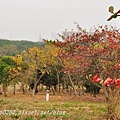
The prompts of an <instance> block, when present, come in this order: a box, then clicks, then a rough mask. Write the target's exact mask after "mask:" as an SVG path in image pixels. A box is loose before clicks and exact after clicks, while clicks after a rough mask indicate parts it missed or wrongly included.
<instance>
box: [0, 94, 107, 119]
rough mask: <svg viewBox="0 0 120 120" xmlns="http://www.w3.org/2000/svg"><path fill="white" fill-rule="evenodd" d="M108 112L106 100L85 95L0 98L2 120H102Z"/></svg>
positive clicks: (1, 96)
mask: <svg viewBox="0 0 120 120" xmlns="http://www.w3.org/2000/svg"><path fill="white" fill-rule="evenodd" d="M106 112H107V107H106V103H105V101H104V99H101V98H100V97H97V98H94V97H92V96H90V95H87V94H86V95H82V96H80V97H77V98H73V97H72V96H71V97H70V96H65V95H61V96H58V95H55V96H53V95H50V100H49V101H48V102H46V101H45V94H41V95H40V94H37V95H35V96H34V97H32V96H31V95H30V94H26V95H23V94H22V93H19V94H17V95H8V97H4V96H3V95H0V120H103V119H104V118H103V116H104V115H105V113H106Z"/></svg>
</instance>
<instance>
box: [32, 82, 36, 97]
mask: <svg viewBox="0 0 120 120" xmlns="http://www.w3.org/2000/svg"><path fill="white" fill-rule="evenodd" d="M36 88H37V81H34V87H33V92H32V97H34V95H35V91H36Z"/></svg>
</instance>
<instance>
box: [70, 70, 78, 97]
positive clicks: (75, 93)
mask: <svg viewBox="0 0 120 120" xmlns="http://www.w3.org/2000/svg"><path fill="white" fill-rule="evenodd" d="M68 77H69V80H70V83H71V85H72V87H73V90H74V96H75V97H76V96H77V91H76V89H75V85H74V83H73V81H72V79H71V76H70V74H69V72H68Z"/></svg>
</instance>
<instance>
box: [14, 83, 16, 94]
mask: <svg viewBox="0 0 120 120" xmlns="http://www.w3.org/2000/svg"><path fill="white" fill-rule="evenodd" d="M15 90H16V84H14V89H13V95H15Z"/></svg>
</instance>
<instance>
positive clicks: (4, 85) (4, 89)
mask: <svg viewBox="0 0 120 120" xmlns="http://www.w3.org/2000/svg"><path fill="white" fill-rule="evenodd" d="M3 91H4V96H5V97H7V82H6V81H4V83H3Z"/></svg>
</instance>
